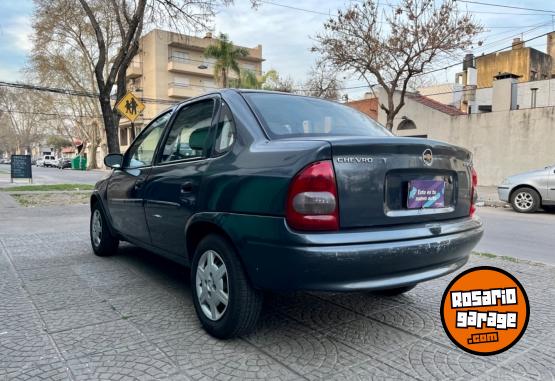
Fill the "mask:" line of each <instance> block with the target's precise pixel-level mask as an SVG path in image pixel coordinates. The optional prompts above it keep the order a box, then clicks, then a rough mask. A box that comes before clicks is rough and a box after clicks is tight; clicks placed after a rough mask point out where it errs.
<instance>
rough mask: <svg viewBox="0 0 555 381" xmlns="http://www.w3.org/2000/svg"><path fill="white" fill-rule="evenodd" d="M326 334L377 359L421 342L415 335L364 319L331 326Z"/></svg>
mask: <svg viewBox="0 0 555 381" xmlns="http://www.w3.org/2000/svg"><path fill="white" fill-rule="evenodd" d="M325 334H326V335H327V336H329V337H331V338H333V339H334V340H336V341H339V342H342V343H344V344H345V345H348V346H350V347H351V348H354V349H356V350H357V351H359V352H361V353H365V354H367V355H369V356H373V357H375V358H378V357H376V356H381V355H382V354H386V353H389V352H393V351H397V350H399V349H400V348H402V347H404V346H406V345H409V344H411V343H414V342H415V341H418V340H421V339H419V338H418V337H417V336H415V335H411V334H408V333H406V332H403V331H401V330H399V329H396V328H392V327H389V326H387V325H385V324H383V323H380V322H377V321H374V320H372V319H369V318H364V317H360V318H358V319H356V320H353V321H351V322H348V323H344V324H340V325H330V326H329V327H328V329H327V331H326V332H325Z"/></svg>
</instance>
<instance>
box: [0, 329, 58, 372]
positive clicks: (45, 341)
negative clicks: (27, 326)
mask: <svg viewBox="0 0 555 381" xmlns="http://www.w3.org/2000/svg"><path fill="white" fill-rule="evenodd" d="M59 361H61V359H60V358H59V356H58V354H57V351H56V348H55V347H54V345H53V344H52V342H51V341H50V338H49V337H48V336H47V335H44V334H42V335H27V336H10V337H6V336H0V377H7V376H9V375H10V374H13V373H17V372H21V371H22V370H24V369H29V368H36V367H37V366H44V365H48V364H52V363H56V362H59Z"/></svg>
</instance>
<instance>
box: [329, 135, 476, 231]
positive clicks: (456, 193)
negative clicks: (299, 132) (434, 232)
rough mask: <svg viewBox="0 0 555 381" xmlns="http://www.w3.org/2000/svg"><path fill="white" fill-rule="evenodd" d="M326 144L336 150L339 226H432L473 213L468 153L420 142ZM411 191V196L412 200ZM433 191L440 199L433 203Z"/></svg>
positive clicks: (373, 140) (365, 140) (389, 139)
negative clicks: (423, 224)
mask: <svg viewBox="0 0 555 381" xmlns="http://www.w3.org/2000/svg"><path fill="white" fill-rule="evenodd" d="M326 140H327V141H328V142H329V143H330V144H331V146H332V156H333V165H334V169H335V173H336V181H337V190H338V195H339V216H340V218H339V219H340V227H341V228H362V227H369V226H387V225H397V224H409V223H420V222H427V221H430V222H433V221H441V220H446V219H452V218H459V217H464V216H468V215H469V210H470V204H471V166H472V164H471V155H470V153H469V152H468V151H467V150H465V149H462V148H459V147H455V146H452V145H449V144H446V143H441V142H437V141H433V140H428V139H421V138H400V137H384V138H364V137H362V138H361V137H344V138H343V137H331V138H328V139H326ZM409 187H410V189H409ZM410 192H412V193H413V194H412V197H410V198H409V193H410ZM430 192H436V193H433V194H437V196H436V197H439V198H438V199H437V200H436V201H435V202H434V201H433V200H432V198H433V197H431V196H429V195H430V194H432V193H430ZM416 193H418V194H416ZM439 193H443V196H441V197H440V196H439ZM415 194H416V196H415ZM420 194H424V197H419V196H418V195H420ZM426 194H428V198H426V197H425V196H426ZM426 203H428V204H429V205H425V204H426Z"/></svg>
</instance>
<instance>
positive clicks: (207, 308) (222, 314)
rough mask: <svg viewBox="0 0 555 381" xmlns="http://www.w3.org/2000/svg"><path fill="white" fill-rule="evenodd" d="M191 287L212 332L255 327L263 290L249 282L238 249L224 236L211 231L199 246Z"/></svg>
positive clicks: (219, 335) (219, 333)
mask: <svg viewBox="0 0 555 381" xmlns="http://www.w3.org/2000/svg"><path fill="white" fill-rule="evenodd" d="M191 288H192V290H193V300H194V304H195V310H196V312H197V315H198V318H199V320H200V322H201V324H202V326H203V327H204V329H205V330H206V331H207V332H208V333H209V334H210V335H212V336H214V337H217V338H220V339H228V338H231V337H235V336H239V335H243V334H246V333H248V332H249V331H251V330H252V329H254V327H255V325H256V322H257V320H258V316H259V315H260V310H261V308H262V294H261V292H260V291H258V290H255V289H254V288H253V287H252V286H251V285H250V283H249V280H248V279H247V276H246V274H245V271H244V269H243V266H242V265H241V262H240V261H239V259H238V257H237V253H236V252H235V249H234V248H233V247H232V246H231V244H230V243H229V242H228V241H227V240H226V239H224V238H223V237H221V236H219V235H216V234H210V235H208V236H206V237H205V238H204V239H203V240H202V241H201V242H200V243H199V245H198V246H197V248H196V250H195V256H194V258H193V263H192V266H191Z"/></svg>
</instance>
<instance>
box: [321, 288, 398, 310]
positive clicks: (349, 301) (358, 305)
mask: <svg viewBox="0 0 555 381" xmlns="http://www.w3.org/2000/svg"><path fill="white" fill-rule="evenodd" d="M316 296H317V297H319V298H321V299H324V300H327V301H329V302H331V303H333V304H337V305H340V306H342V307H344V308H347V309H349V310H351V311H354V312H358V313H360V314H362V315H367V314H371V313H374V312H377V311H382V310H387V309H389V308H394V307H398V306H400V305H401V304H400V302H399V301H397V300H395V299H393V298H385V297H381V296H377V295H375V294H372V293H370V292H353V293H333V294H332V293H325V294H324V293H322V294H317V295H316Z"/></svg>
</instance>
